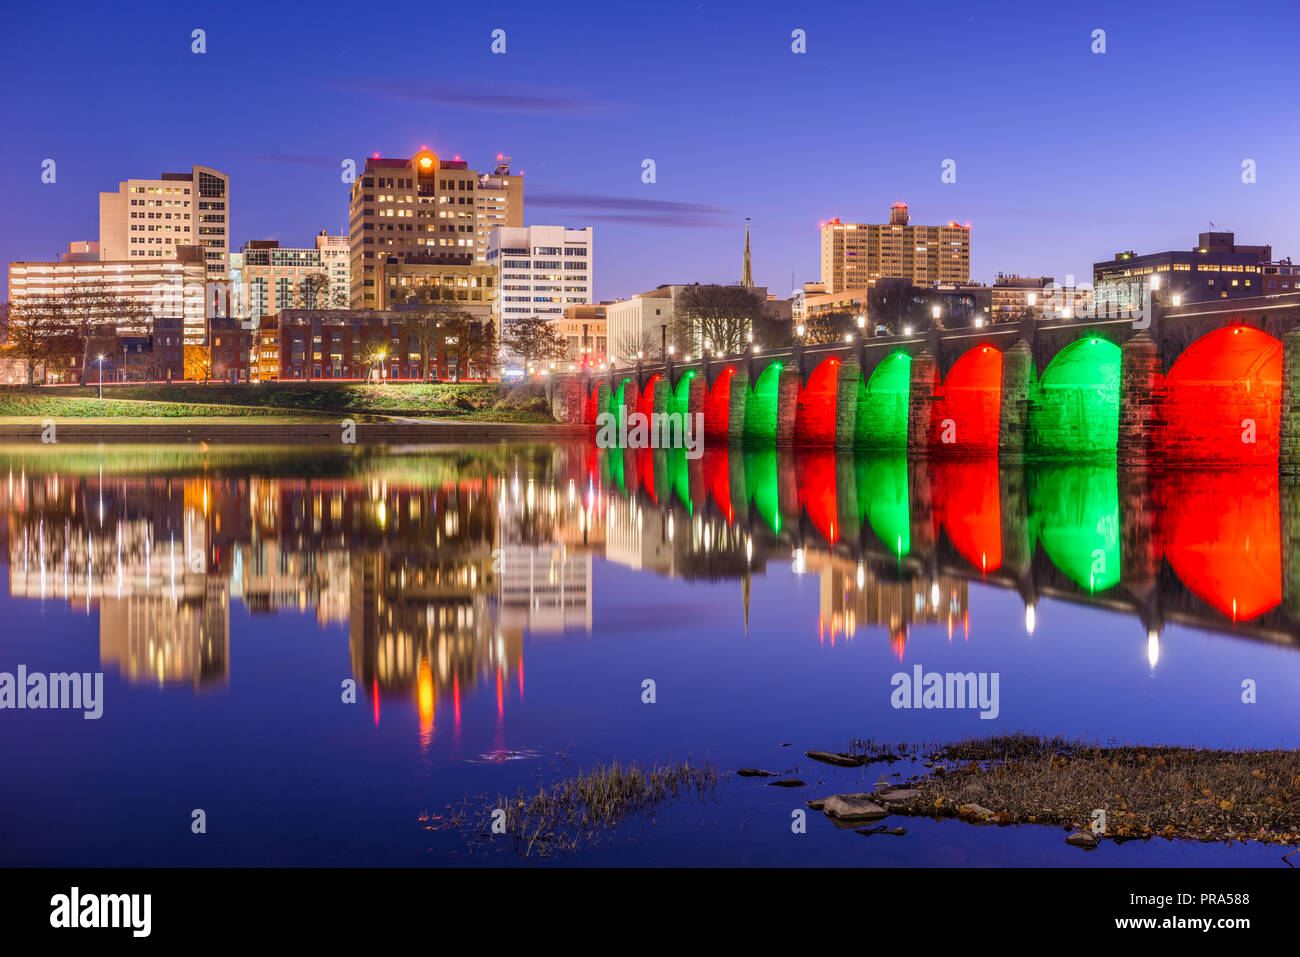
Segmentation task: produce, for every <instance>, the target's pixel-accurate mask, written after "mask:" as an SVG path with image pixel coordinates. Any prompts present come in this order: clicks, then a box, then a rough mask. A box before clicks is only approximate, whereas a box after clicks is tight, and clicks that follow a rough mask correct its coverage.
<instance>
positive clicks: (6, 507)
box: [0, 444, 1300, 733]
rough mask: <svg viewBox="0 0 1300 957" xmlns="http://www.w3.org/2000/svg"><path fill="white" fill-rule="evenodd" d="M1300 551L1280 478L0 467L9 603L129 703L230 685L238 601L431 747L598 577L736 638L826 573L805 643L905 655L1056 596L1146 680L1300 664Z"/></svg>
mask: <svg viewBox="0 0 1300 957" xmlns="http://www.w3.org/2000/svg"><path fill="white" fill-rule="evenodd" d="M259 456H260V457H259ZM1298 554H1300V485H1297V484H1288V483H1283V484H1279V481H1278V477H1277V473H1276V471H1275V470H1273V469H1271V468H1265V469H1243V468H1235V469H1231V470H1220V471H1215V470H1199V471H1192V470H1176V471H1167V472H1161V471H1151V470H1145V471H1142V470H1127V469H1123V470H1121V469H1116V468H1115V467H1114V466H1113V465H1110V466H1107V465H1098V464H1083V465H1064V464H1054V465H1034V466H1018V467H1008V466H1006V465H1005V464H1004V465H1003V466H1002V467H999V465H998V463H997V462H996V461H995V460H993V459H991V458H959V457H950V458H946V459H927V460H923V461H914V460H913V461H909V459H908V458H907V457H906V456H905V455H904V454H902V453H897V454H881V455H863V454H856V455H854V454H837V453H835V452H833V451H830V450H827V451H814V450H807V451H798V452H778V451H775V450H770V449H769V450H745V451H742V450H739V449H734V448H728V447H726V446H722V447H719V448H717V449H711V450H707V451H706V452H705V454H704V456H703V457H702V458H699V459H695V460H690V459H687V458H686V456H685V454H684V452H682V451H681V450H640V451H630V450H621V451H598V450H596V449H594V448H592V447H591V446H590V445H586V444H582V445H572V446H543V447H528V448H508V447H497V448H491V449H470V450H463V449H432V450H431V449H420V450H418V451H414V452H411V453H392V452H384V451H374V452H339V453H337V454H331V453H324V452H321V451H320V450H316V451H313V452H312V453H311V455H310V456H309V457H308V458H305V459H303V460H302V461H298V460H295V459H293V458H292V456H291V455H287V454H286V453H284V452H283V451H281V450H274V449H271V450H258V451H250V450H242V451H214V452H208V453H204V452H200V451H197V450H191V451H188V452H176V451H174V450H156V451H155V450H144V451H140V450H128V449H123V450H114V449H108V450H103V451H95V452H90V451H86V450H78V451H64V450H60V451H53V450H50V451H30V450H24V451H22V452H20V453H6V452H4V451H3V450H0V555H3V556H4V558H5V559H7V572H6V577H7V581H8V599H6V600H8V601H17V602H25V601H49V602H59V603H64V604H66V605H67V606H69V607H70V608H72V609H73V610H76V611H79V612H82V613H84V614H87V615H93V616H96V617H97V618H98V626H99V636H100V659H101V662H102V663H103V664H105V665H107V666H110V667H115V668H116V669H117V670H118V671H119V672H120V673H121V675H122V676H123V678H124V679H125V680H127V681H128V682H131V683H136V684H152V685H161V686H169V687H176V686H189V687H192V688H193V689H194V690H196V691H198V690H204V689H207V688H211V687H219V686H221V685H223V684H225V683H226V682H227V681H228V680H229V674H230V669H231V657H232V651H231V627H232V626H231V620H232V609H233V608H235V607H237V606H239V605H242V606H243V608H244V610H245V613H246V614H253V615H274V614H278V615H286V616H288V615H297V616H300V617H302V618H306V619H307V620H310V619H311V618H314V619H315V622H316V626H315V627H318V628H320V629H329V628H338V629H340V630H341V631H345V632H346V635H347V641H348V644H349V648H350V659H351V675H352V677H353V678H354V679H355V680H356V682H357V685H358V688H359V690H360V691H361V692H362V693H363V694H364V695H365V696H366V697H367V698H368V699H369V701H370V702H371V704H372V707H373V709H374V713H375V719H376V720H381V718H382V712H383V707H382V706H381V703H382V701H385V700H392V701H407V702H410V703H413V704H414V705H415V708H416V711H417V713H418V715H419V717H420V721H421V726H422V728H423V729H424V730H425V731H426V732H429V733H431V732H432V729H433V725H434V722H435V718H436V717H437V715H438V709H439V708H440V707H444V706H445V708H446V716H445V718H440V719H439V720H446V721H449V722H450V723H451V724H452V725H453V726H455V725H457V724H458V723H459V721H460V717H461V715H460V702H461V697H462V695H464V694H466V693H467V692H469V691H471V690H473V689H487V690H488V691H489V692H490V693H491V694H493V695H495V699H496V702H497V708H498V711H499V712H500V711H502V710H503V709H505V708H507V707H509V706H510V705H511V702H512V701H516V702H517V701H518V700H520V699H522V697H523V694H524V692H525V690H526V685H525V681H524V668H523V658H524V651H525V647H526V642H525V639H526V638H528V639H531V640H549V636H552V635H555V634H559V633H563V632H566V631H569V632H571V631H574V630H577V631H592V630H593V614H592V609H593V605H594V603H595V596H593V563H594V562H595V561H596V560H598V559H601V560H604V561H605V562H608V563H613V564H618V565H623V566H626V567H628V568H632V569H636V570H638V571H641V572H645V573H653V574H659V575H664V576H670V577H677V578H685V579H693V580H706V581H729V582H734V583H735V584H736V586H737V591H738V599H739V600H738V601H737V604H736V606H735V609H736V611H735V613H736V625H737V627H738V628H739V627H742V626H743V627H745V628H746V629H748V627H749V625H750V622H749V617H748V613H749V604H750V601H749V599H750V595H751V589H752V586H753V583H754V582H755V581H756V580H759V579H761V576H762V575H763V574H764V573H765V572H766V571H767V569H768V568H769V567H774V566H775V563H780V564H781V565H783V566H792V567H793V568H794V570H795V571H796V572H797V573H800V574H805V575H816V576H817V577H818V580H819V609H818V615H817V623H816V626H815V628H814V626H813V623H812V622H811V621H810V622H809V632H808V634H810V635H812V634H815V635H816V636H817V637H818V638H819V640H821V641H823V642H827V643H832V644H833V643H835V642H837V641H842V640H844V638H845V637H846V636H853V635H855V634H858V633H859V632H861V631H862V630H863V629H867V628H878V629H880V630H882V631H883V632H885V633H887V635H888V637H889V640H890V641H891V642H892V643H893V644H894V647H895V649H896V650H897V651H898V652H899V654H902V652H903V649H904V647H905V644H906V642H907V639H908V634H909V630H910V629H911V628H913V627H914V626H916V625H918V624H922V623H930V624H934V625H938V626H946V628H947V629H948V630H949V633H950V634H951V635H953V636H954V637H955V636H959V635H961V636H964V635H968V634H969V633H970V632H971V629H972V628H977V626H978V624H979V623H978V622H972V620H971V615H970V609H969V590H970V587H971V583H972V582H974V583H977V584H985V585H991V586H997V587H1000V588H1006V589H1011V590H1014V591H1016V592H1017V593H1018V595H1019V596H1020V598H1021V600H1022V601H1023V602H1024V607H1025V622H1026V627H1027V628H1028V629H1029V630H1030V631H1031V632H1032V630H1033V629H1034V627H1035V625H1036V622H1037V617H1038V605H1039V603H1040V602H1041V601H1042V600H1043V599H1045V598H1050V599H1059V600H1064V601H1070V602H1078V603H1082V604H1089V605H1094V606H1097V607H1101V608H1109V609H1114V610H1117V611H1121V612H1123V613H1124V614H1126V615H1128V616H1130V617H1131V618H1133V619H1134V620H1135V631H1136V632H1137V634H1139V635H1142V634H1145V635H1147V636H1148V641H1149V643H1150V649H1151V654H1152V656H1153V657H1154V655H1155V654H1156V653H1157V652H1158V645H1159V636H1160V634H1161V632H1162V631H1163V630H1164V629H1165V628H1166V626H1167V625H1169V624H1187V625H1191V626H1194V627H1197V628H1201V629H1207V630H1213V631H1221V632H1226V633H1232V634H1236V635H1239V636H1246V637H1251V638H1256V639H1260V640H1265V641H1269V642H1274V643H1278V644H1282V645H1286V646H1294V645H1296V644H1297V643H1300V627H1298V624H1300V563H1297V562H1296V560H1295V559H1296V556H1297V555H1298ZM610 601H611V603H614V602H616V598H615V597H614V596H611V597H610ZM0 604H2V602H0Z"/></svg>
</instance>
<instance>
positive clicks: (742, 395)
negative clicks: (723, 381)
mask: <svg viewBox="0 0 1300 957" xmlns="http://www.w3.org/2000/svg"><path fill="white" fill-rule="evenodd" d="M730 387H731V405H730V407H729V408H728V410H727V442H728V443H730V444H731V445H742V444H743V443H744V441H745V410H746V406H747V405H748V400H749V373H748V372H747V371H745V370H744V369H737V370H736V371H735V372H733V373H732V374H731V383H730Z"/></svg>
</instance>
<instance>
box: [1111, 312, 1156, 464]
mask: <svg viewBox="0 0 1300 957" xmlns="http://www.w3.org/2000/svg"><path fill="white" fill-rule="evenodd" d="M1163 378H1164V372H1163V368H1162V366H1161V362H1160V349H1159V347H1158V346H1157V345H1156V341H1155V339H1153V338H1152V337H1151V334H1150V333H1148V332H1147V331H1146V330H1143V331H1141V332H1139V333H1138V334H1137V335H1135V336H1133V338H1131V339H1129V340H1128V341H1127V342H1125V343H1124V345H1123V346H1121V347H1120V403H1119V460H1120V461H1121V462H1123V463H1125V464H1126V465H1135V466H1143V465H1150V464H1151V463H1152V462H1153V461H1154V460H1155V457H1156V454H1157V452H1158V450H1159V445H1158V443H1157V442H1156V432H1157V430H1158V429H1159V428H1160V427H1161V416H1160V396H1161V391H1162V380H1163Z"/></svg>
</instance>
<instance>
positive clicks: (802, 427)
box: [794, 358, 840, 448]
mask: <svg viewBox="0 0 1300 957" xmlns="http://www.w3.org/2000/svg"><path fill="white" fill-rule="evenodd" d="M839 373H840V360H839V359H836V358H829V359H826V360H824V361H823V362H822V363H821V364H820V365H819V366H817V368H816V369H814V370H813V373H812V375H811V376H809V377H808V385H806V386H804V387H803V388H802V389H800V390H799V399H798V405H797V407H796V410H795V419H794V441H795V445H798V446H802V447H805V448H807V447H809V446H833V445H834V444H835V396H836V393H837V392H838V389H839V382H840V375H839Z"/></svg>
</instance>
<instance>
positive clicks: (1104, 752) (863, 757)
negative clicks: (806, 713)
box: [808, 734, 1300, 848]
mask: <svg viewBox="0 0 1300 957" xmlns="http://www.w3.org/2000/svg"><path fill="white" fill-rule="evenodd" d="M809 757H813V758H814V760H818V761H822V762H823V763H834V764H841V765H845V764H851V763H852V764H856V765H859V766H866V765H869V764H873V763H878V762H891V763H892V762H893V761H896V760H916V761H922V762H923V763H924V764H925V765H926V767H927V768H928V769H929V770H928V771H927V772H925V773H922V774H918V775H914V776H913V777H911V778H909V779H907V780H905V781H903V782H902V783H899V784H890V785H888V786H881V787H879V788H878V790H876V791H873V792H869V793H854V794H836V795H831V796H829V797H827V798H823V799H817V800H813V801H809V802H808V806H809V807H810V808H813V809H815V810H820V811H823V812H824V813H825V814H826V816H827V817H829V818H830V819H831V820H832V821H834V822H835V823H836V825H837V826H841V827H846V826H847V827H859V826H861V825H864V824H868V823H871V824H875V822H877V821H879V820H881V819H883V818H885V817H888V816H895V815H897V816H913V817H929V818H934V819H936V820H938V819H941V818H960V819H962V820H966V821H969V822H971V823H975V824H1045V825H1050V826H1055V827H1061V828H1065V829H1066V830H1069V831H1070V832H1071V833H1070V835H1069V837H1067V838H1066V840H1067V842H1068V843H1070V844H1074V845H1077V846H1079V847H1083V848H1093V847H1096V846H1097V844H1098V843H1099V842H1100V841H1103V840H1112V841H1116V842H1123V841H1129V840H1143V839H1150V838H1153V837H1160V838H1165V839H1168V840H1188V841H1200V842H1237V841H1242V842H1244V841H1255V842H1260V843H1266V844H1279V845H1288V846H1294V845H1296V844H1300V751H1286V750H1274V751H1262V750H1259V751H1256V750H1242V751H1228V750H1216V749H1210V748H1182V747H1138V746H1127V745H1120V746H1101V745H1096V744H1088V743H1084V742H1079V741H1069V740H1065V739H1062V738H1042V737H1037V736H1034V735H1026V734H1015V735H1006V736H999V737H992V738H971V739H968V740H965V741H959V742H956V743H953V744H943V745H933V746H917V747H908V746H903V745H882V744H880V743H878V742H873V741H870V740H864V741H859V742H854V743H853V744H852V745H851V746H850V748H849V750H847V751H845V752H842V753H839V754H834V755H827V754H826V753H824V752H810V753H809ZM835 758H838V759H839V760H838V761H837V760H831V759H835ZM877 826H879V825H877Z"/></svg>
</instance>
